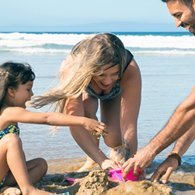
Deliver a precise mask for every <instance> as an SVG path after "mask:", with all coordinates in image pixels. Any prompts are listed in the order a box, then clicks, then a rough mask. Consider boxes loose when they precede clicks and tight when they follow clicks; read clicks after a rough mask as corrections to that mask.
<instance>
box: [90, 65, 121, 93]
mask: <svg viewBox="0 0 195 195" xmlns="http://www.w3.org/2000/svg"><path fill="white" fill-rule="evenodd" d="M101 71H102V74H101V75H99V76H94V77H93V78H92V79H93V81H95V83H96V85H97V86H98V87H99V88H100V89H102V90H106V91H109V90H111V89H112V87H113V86H114V84H115V82H116V81H117V80H118V79H119V71H120V68H119V65H115V66H111V65H110V64H107V65H104V66H102V68H101Z"/></svg>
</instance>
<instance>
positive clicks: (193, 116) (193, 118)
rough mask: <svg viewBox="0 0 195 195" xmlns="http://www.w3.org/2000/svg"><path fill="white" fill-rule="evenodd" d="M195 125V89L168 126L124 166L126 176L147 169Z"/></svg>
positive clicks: (179, 107)
mask: <svg viewBox="0 0 195 195" xmlns="http://www.w3.org/2000/svg"><path fill="white" fill-rule="evenodd" d="M194 123H195V87H193V89H192V92H191V93H190V95H189V96H188V97H187V98H186V99H185V100H184V101H183V102H182V103H181V104H180V105H179V106H178V108H177V109H176V111H175V112H174V114H173V115H172V117H171V118H170V120H169V122H168V123H167V125H166V126H165V127H164V128H163V129H162V130H161V131H160V132H159V133H158V134H157V135H156V136H155V137H154V138H153V139H152V140H151V141H150V142H149V143H148V144H147V145H146V146H145V147H144V148H142V149H140V150H139V151H138V152H137V153H136V155H135V156H134V158H130V159H129V160H128V161H127V162H126V163H125V164H124V165H123V168H124V172H125V173H124V175H125V174H126V173H127V172H128V171H129V170H130V169H131V168H134V170H135V171H136V170H137V169H138V168H142V169H143V168H145V167H147V166H148V165H149V164H150V163H151V161H152V160H153V159H154V158H155V156H156V155H157V154H158V153H160V152H161V151H162V150H163V149H165V148H166V147H167V146H169V145H170V144H171V143H173V142H174V141H175V140H176V139H178V138H179V137H180V136H182V135H183V134H184V133H185V132H186V131H187V130H189V129H191V128H192V126H193V125H194Z"/></svg>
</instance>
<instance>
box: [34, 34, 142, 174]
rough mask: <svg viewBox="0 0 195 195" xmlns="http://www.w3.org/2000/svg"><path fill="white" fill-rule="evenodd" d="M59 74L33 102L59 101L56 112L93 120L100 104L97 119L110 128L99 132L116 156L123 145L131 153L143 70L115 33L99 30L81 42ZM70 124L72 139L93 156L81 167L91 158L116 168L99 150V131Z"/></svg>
mask: <svg viewBox="0 0 195 195" xmlns="http://www.w3.org/2000/svg"><path fill="white" fill-rule="evenodd" d="M60 79H61V82H60V85H59V86H58V87H57V88H55V89H53V90H51V91H49V92H48V93H47V94H46V95H44V96H40V97H37V98H35V99H34V101H33V103H34V106H35V107H41V106H44V105H46V104H48V103H55V102H57V108H58V110H59V111H60V112H64V113H66V114H69V115H77V116H86V117H89V118H92V119H97V116H96V113H97V110H98V106H100V114H101V121H102V122H104V123H105V124H106V125H107V131H108V133H107V134H106V135H105V134H103V135H102V136H103V138H104V141H105V143H106V145H107V146H109V147H111V148H112V149H113V152H112V153H114V157H117V158H118V157H120V154H119V153H120V149H121V148H122V147H123V146H124V148H125V149H126V151H127V152H128V153H130V155H133V154H135V152H136V150H137V118H138V113H139V108H140V101H141V75H140V70H139V67H138V65H137V63H136V61H135V60H134V58H133V55H132V54H131V53H130V52H129V51H128V50H126V49H125V47H124V45H123V43H122V42H121V40H120V39H119V38H118V37H117V36H115V35H114V34H110V33H102V34H97V35H95V36H92V37H88V38H86V39H84V40H82V41H80V42H79V43H78V44H76V45H75V46H74V47H73V49H72V51H71V53H70V55H69V56H68V57H67V59H66V60H65V61H64V62H63V64H62V67H61V70H60ZM70 129H71V133H72V136H73V137H74V139H75V141H76V142H77V143H78V144H79V146H80V147H81V148H82V149H83V150H84V151H85V153H86V154H87V155H88V156H89V157H90V158H91V159H90V158H88V160H87V161H86V163H85V165H84V166H83V167H82V168H81V169H80V170H84V169H86V168H88V167H89V166H90V165H91V164H92V163H93V160H94V161H95V162H97V163H98V164H99V165H100V166H101V168H102V169H107V168H118V167H119V164H118V163H117V162H116V161H118V160H116V159H115V160H112V159H108V158H107V157H106V155H105V154H104V153H103V152H102V151H101V150H100V149H99V139H98V138H99V136H96V135H95V134H91V133H88V132H86V131H85V130H84V129H83V128H82V127H79V126H77V127H76V126H74V127H70ZM112 156H113V155H112ZM123 157H124V156H123ZM128 157H129V155H128ZM92 159H93V160H92Z"/></svg>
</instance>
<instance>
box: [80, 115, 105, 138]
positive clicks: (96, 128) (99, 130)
mask: <svg viewBox="0 0 195 195" xmlns="http://www.w3.org/2000/svg"><path fill="white" fill-rule="evenodd" d="M83 127H84V128H85V129H86V130H88V131H90V132H91V133H92V134H93V135H96V136H98V135H101V134H107V130H106V125H105V124H104V123H102V122H99V121H97V120H95V119H90V118H84V120H83Z"/></svg>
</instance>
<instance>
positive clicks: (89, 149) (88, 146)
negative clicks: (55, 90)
mask: <svg viewBox="0 0 195 195" xmlns="http://www.w3.org/2000/svg"><path fill="white" fill-rule="evenodd" d="M64 113H65V114H69V115H74V116H75V115H76V116H84V105H83V101H82V97H81V96H80V97H78V98H77V99H68V100H67V101H66V105H65V108H64ZM70 130H71V133H72V136H73V138H74V139H75V141H76V142H77V143H78V145H79V146H80V147H81V148H82V149H83V151H84V152H85V153H86V154H87V155H88V156H89V157H90V158H92V159H93V160H94V161H95V162H97V163H98V164H99V165H100V166H101V168H102V169H106V168H110V167H112V168H118V165H117V164H116V163H115V162H114V161H111V160H109V159H108V158H107V157H106V156H105V154H104V153H103V152H102V150H101V149H100V148H99V147H98V146H97V144H96V143H95V140H94V139H97V138H95V137H93V136H92V134H91V133H89V132H87V131H85V129H84V128H83V127H81V126H71V127H70Z"/></svg>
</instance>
